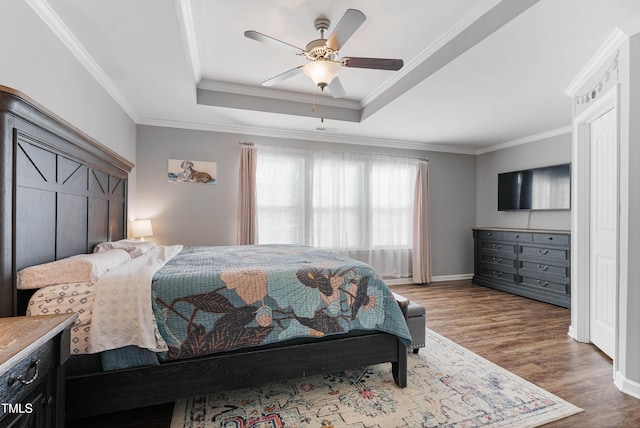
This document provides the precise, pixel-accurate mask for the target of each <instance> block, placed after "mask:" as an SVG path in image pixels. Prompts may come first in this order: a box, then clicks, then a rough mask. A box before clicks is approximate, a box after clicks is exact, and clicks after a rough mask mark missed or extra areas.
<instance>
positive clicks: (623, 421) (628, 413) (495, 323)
mask: <svg viewBox="0 0 640 428" xmlns="http://www.w3.org/2000/svg"><path fill="white" fill-rule="evenodd" d="M390 288H391V289H392V290H393V291H395V292H396V293H399V294H401V295H403V296H405V297H408V298H410V299H411V300H414V301H416V302H419V303H421V304H423V305H424V306H425V307H426V310H427V327H429V328H430V329H432V330H433V331H435V332H437V333H439V334H441V335H443V336H445V337H447V338H448V339H451V340H453V341H454V342H456V343H458V344H460V345H462V346H464V347H465V348H467V349H469V350H471V351H473V352H475V353H476V354H478V355H481V356H482V357H484V358H486V359H488V360H489V361H492V362H493V363H495V364H497V365H499V366H501V367H504V368H505V369H507V370H509V371H511V372H512V373H515V374H516V375H518V376H520V377H522V378H524V379H527V380H528V381H530V382H533V383H535V384H536V385H538V386H540V387H542V388H544V389H546V390H547V391H549V392H552V393H554V394H556V395H557V396H559V397H561V398H563V399H564V400H566V401H569V402H570V403H572V404H574V405H576V406H578V407H581V408H583V409H584V412H582V413H580V414H578V415H574V416H571V417H568V418H565V419H562V420H560V421H556V422H553V423H550V424H547V425H545V426H546V427H554V428H555V427H577V426H580V427H590V428H591V427H607V428H609V427H638V426H640V400H638V399H635V398H633V397H630V396H628V395H626V394H623V393H622V392H620V391H619V390H618V389H617V388H616V386H615V385H614V384H613V367H612V362H611V359H610V358H609V357H607V356H606V355H605V354H603V353H602V352H600V351H599V350H598V349H597V348H596V347H594V346H593V345H590V344H585V343H578V342H576V341H574V340H573V339H571V338H570V337H569V336H568V335H567V331H568V329H569V325H570V323H571V314H570V311H569V310H568V309H565V308H560V307H557V306H553V305H549V304H546V303H542V302H537V301H534V300H530V299H526V298H523V297H518V296H514V295H511V294H508V293H503V292H500V291H496V290H492V289H490V288H486V287H481V286H476V285H473V284H471V281H455V282H441V283H435V284H432V285H429V286H426V287H420V286H392V287H390Z"/></svg>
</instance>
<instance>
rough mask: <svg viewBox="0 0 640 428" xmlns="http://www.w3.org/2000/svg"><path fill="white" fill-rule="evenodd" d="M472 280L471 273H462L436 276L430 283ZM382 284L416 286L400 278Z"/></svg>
mask: <svg viewBox="0 0 640 428" xmlns="http://www.w3.org/2000/svg"><path fill="white" fill-rule="evenodd" d="M471 278H473V274H472V273H464V274H459V275H438V276H434V277H432V278H431V282H444V281H461V280H464V279H471ZM384 282H385V283H386V284H387V285H411V284H416V283H415V282H414V281H413V278H401V279H385V280H384Z"/></svg>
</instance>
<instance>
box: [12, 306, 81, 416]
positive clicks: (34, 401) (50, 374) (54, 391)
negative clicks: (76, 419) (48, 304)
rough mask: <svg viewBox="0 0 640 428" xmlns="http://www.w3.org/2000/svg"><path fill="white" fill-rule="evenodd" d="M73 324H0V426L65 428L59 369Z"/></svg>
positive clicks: (42, 320)
mask: <svg viewBox="0 0 640 428" xmlns="http://www.w3.org/2000/svg"><path fill="white" fill-rule="evenodd" d="M76 318H77V314H65V315H45V316H35V317H11V318H0V426H2V427H12V428H13V427H15V428H18V427H21V428H22V427H38V428H40V427H60V428H61V427H64V364H65V362H66V361H67V360H68V359H69V338H70V333H69V330H70V328H71V325H72V324H73V322H74V321H75V319H76Z"/></svg>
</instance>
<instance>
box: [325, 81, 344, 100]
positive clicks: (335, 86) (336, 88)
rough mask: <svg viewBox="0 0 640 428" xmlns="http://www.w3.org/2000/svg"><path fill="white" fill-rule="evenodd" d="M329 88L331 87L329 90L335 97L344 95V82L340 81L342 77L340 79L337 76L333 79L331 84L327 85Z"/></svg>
mask: <svg viewBox="0 0 640 428" xmlns="http://www.w3.org/2000/svg"><path fill="white" fill-rule="evenodd" d="M327 88H329V92H331V96H332V97H333V98H342V97H344V94H345V92H344V88H343V87H342V83H340V79H338V77H335V78H334V79H333V80H332V81H331V83H329V86H327Z"/></svg>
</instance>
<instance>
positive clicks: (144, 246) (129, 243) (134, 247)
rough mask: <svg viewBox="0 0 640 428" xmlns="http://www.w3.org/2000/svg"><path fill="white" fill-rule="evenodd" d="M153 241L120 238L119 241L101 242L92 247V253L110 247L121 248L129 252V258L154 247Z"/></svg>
mask: <svg viewBox="0 0 640 428" xmlns="http://www.w3.org/2000/svg"><path fill="white" fill-rule="evenodd" d="M155 246H156V244H155V242H151V241H137V240H135V239H121V240H119V241H111V242H102V243H100V244H98V245H96V247H95V248H94V249H93V252H94V253H101V252H103V251H106V250H110V249H114V248H116V249H121V250H125V251H126V252H128V253H129V255H130V256H131V258H135V257H139V256H141V255H143V254H146V253H147V252H149V250H151V249H152V248H153V247H155Z"/></svg>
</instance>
